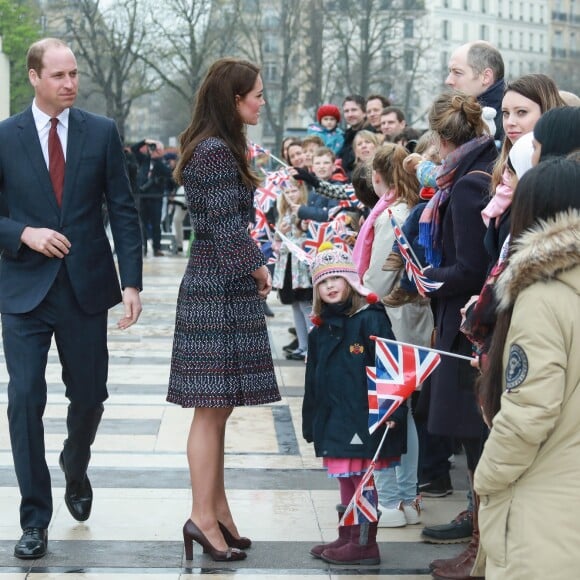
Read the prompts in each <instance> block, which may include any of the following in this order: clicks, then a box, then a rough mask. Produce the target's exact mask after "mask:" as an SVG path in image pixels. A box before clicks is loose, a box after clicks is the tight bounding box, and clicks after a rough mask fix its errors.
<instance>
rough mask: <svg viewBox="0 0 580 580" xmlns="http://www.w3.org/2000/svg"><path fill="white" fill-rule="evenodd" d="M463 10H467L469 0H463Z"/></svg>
mask: <svg viewBox="0 0 580 580" xmlns="http://www.w3.org/2000/svg"><path fill="white" fill-rule="evenodd" d="M463 10H469V0H463Z"/></svg>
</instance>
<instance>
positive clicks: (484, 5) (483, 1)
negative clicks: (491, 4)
mask: <svg viewBox="0 0 580 580" xmlns="http://www.w3.org/2000/svg"><path fill="white" fill-rule="evenodd" d="M481 12H482V13H483V14H485V13H486V12H487V0H481Z"/></svg>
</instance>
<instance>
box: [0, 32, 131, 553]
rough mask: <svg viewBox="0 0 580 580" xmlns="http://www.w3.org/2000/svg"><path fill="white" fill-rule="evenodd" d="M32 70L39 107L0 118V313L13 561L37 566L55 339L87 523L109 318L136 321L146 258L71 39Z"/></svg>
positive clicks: (71, 477) (117, 162) (68, 445)
mask: <svg viewBox="0 0 580 580" xmlns="http://www.w3.org/2000/svg"><path fill="white" fill-rule="evenodd" d="M27 66H28V75H29V80H30V83H31V84H32V86H33V88H34V93H35V97H34V101H33V103H32V106H31V107H29V108H28V109H27V110H25V111H24V112H22V113H20V114H17V115H14V116H13V117H10V118H9V119H7V120H5V121H3V122H2V123H0V193H1V196H2V199H3V201H4V205H5V207H6V208H7V211H6V212H5V214H4V215H3V216H2V217H0V250H1V251H2V256H1V259H0V312H1V314H2V339H3V344H4V354H5V358H6V366H7V369H8V375H9V383H8V421H9V427H10V441H11V444H12V454H13V457H14V466H15V471H16V476H17V478H18V485H19V487H20V493H21V498H22V499H21V504H20V524H21V527H22V530H23V534H22V537H21V538H20V540H19V541H18V543H17V544H16V546H15V549H14V555H15V556H16V557H18V558H23V559H33V558H40V557H42V556H44V555H45V553H46V550H47V544H48V534H47V529H48V525H49V523H50V519H51V516H52V494H51V482H50V473H49V470H48V466H47V463H46V458H45V449H44V429H43V423H42V416H43V413H44V408H45V406H46V399H47V385H46V378H45V373H46V364H47V357H48V351H49V348H50V344H51V340H52V337H53V336H54V339H55V343H56V346H57V349H58V356H59V359H60V363H61V365H62V379H63V382H64V384H65V387H66V396H67V397H68V399H69V401H70V404H69V407H68V414H67V420H66V423H67V438H66V440H65V442H64V447H63V450H62V452H61V454H60V457H59V464H60V467H61V469H62V470H63V471H64V474H65V479H66V490H65V503H66V505H67V508H68V509H69V511H70V513H71V515H72V516H73V517H74V518H75V519H76V520H78V521H84V520H86V519H87V518H88V517H89V515H90V511H91V505H92V498H93V494H92V488H91V484H90V481H89V479H88V477H87V467H88V464H89V459H90V447H91V445H92V443H93V441H94V439H95V435H96V432H97V427H98V425H99V422H100V419H101V415H102V413H103V401H105V399H106V398H107V387H106V382H107V372H108V351H107V312H108V309H109V308H111V307H112V306H114V305H115V304H118V303H119V302H121V301H122V302H123V305H124V316H123V318H122V319H121V320H120V321H119V322H118V326H119V328H121V329H126V328H128V327H129V326H131V325H132V324H133V323H135V322H136V321H137V319H138V318H139V315H140V313H141V301H140V297H139V292H140V290H141V288H142V256H141V233H140V228H139V220H138V216H137V211H136V209H135V205H134V202H133V198H132V195H131V190H130V186H129V181H128V178H127V173H126V170H125V158H124V155H123V150H122V146H121V140H120V138H119V133H118V131H117V129H116V126H115V124H114V122H113V121H112V120H111V119H107V118H105V117H100V116H97V115H93V114H91V113H87V112H85V111H82V110H80V109H75V108H73V106H72V105H73V103H74V101H75V98H76V95H77V89H78V75H77V63H76V59H75V57H74V54H73V53H72V51H71V50H70V49H69V48H68V47H67V46H66V44H64V43H63V42H62V41H60V40H57V39H54V38H46V39H43V40H40V41H38V42H36V43H34V44H33V45H32V46H31V47H30V49H29V51H28V61H27ZM55 128H56V135H55V133H54V131H55ZM59 175H60V177H59ZM63 175H64V183H63ZM103 202H105V203H106V204H107V209H108V214H109V217H110V223H111V229H112V232H113V238H114V242H115V250H116V253H117V258H118V265H119V274H120V278H121V285H119V276H118V275H117V271H116V269H115V263H114V260H113V255H112V252H111V246H110V244H109V242H108V239H107V236H106V234H105V228H104V225H103V218H102V212H101V209H102V204H103ZM121 288H122V291H121Z"/></svg>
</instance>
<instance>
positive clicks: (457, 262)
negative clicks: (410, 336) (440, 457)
mask: <svg viewBox="0 0 580 580" xmlns="http://www.w3.org/2000/svg"><path fill="white" fill-rule="evenodd" d="M496 155H497V152H496V149H495V145H494V143H493V141H491V140H489V141H486V142H485V143H482V144H481V145H480V146H479V147H477V148H476V149H474V150H473V151H471V152H470V153H468V154H467V155H466V156H465V158H464V159H463V160H462V161H461V162H460V164H459V166H458V167H457V170H456V171H455V175H454V178H453V185H452V186H451V193H450V195H449V197H448V198H447V199H446V200H445V201H444V202H443V203H442V204H441V209H440V211H441V232H442V248H443V259H442V262H441V266H440V267H437V268H427V269H426V270H425V275H426V276H427V277H428V278H430V279H431V280H434V281H437V282H444V284H443V286H442V287H441V288H440V289H439V290H436V291H434V292H431V293H430V296H433V297H436V298H437V302H436V312H435V326H436V328H437V340H436V345H435V346H436V348H438V349H441V350H445V351H450V352H454V353H457V354H462V355H467V356H469V355H471V354H472V346H471V343H470V342H469V340H468V339H467V338H466V337H465V335H463V334H462V333H461V332H460V330H459V327H460V324H461V313H460V310H461V308H463V306H464V305H465V303H466V302H467V301H468V300H469V299H470V298H471V296H473V295H474V294H479V291H480V290H481V288H482V286H483V283H484V282H485V277H486V273H487V266H488V260H489V258H488V255H487V252H486V250H485V247H484V243H483V239H484V236H485V225H484V223H483V220H482V219H481V210H482V209H483V208H484V207H485V205H486V201H487V192H488V191H489V183H490V180H491V175H490V174H489V173H488V172H489V171H490V168H491V165H492V164H493V161H494V159H495V157H496ZM476 377H477V371H476V370H475V369H474V368H472V367H471V366H470V365H469V362H468V361H465V360H460V359H457V358H452V357H448V356H444V357H442V358H441V364H440V365H439V367H438V368H437V369H436V370H435V372H434V373H433V375H432V378H431V389H430V393H429V394H430V399H429V421H428V429H429V432H431V433H434V434H436V435H450V436H455V437H480V436H481V433H482V431H483V429H484V425H483V421H482V419H481V414H480V412H479V407H478V405H477V404H476V401H475V395H474V390H473V386H474V382H475V378H476Z"/></svg>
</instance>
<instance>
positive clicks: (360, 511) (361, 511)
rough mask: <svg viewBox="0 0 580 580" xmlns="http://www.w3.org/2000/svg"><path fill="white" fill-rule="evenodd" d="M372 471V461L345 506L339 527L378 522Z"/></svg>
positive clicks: (373, 467)
mask: <svg viewBox="0 0 580 580" xmlns="http://www.w3.org/2000/svg"><path fill="white" fill-rule="evenodd" d="M374 471H375V462H374V461H373V462H372V463H371V464H370V466H369V468H368V469H367V471H366V473H365V474H364V476H363V478H362V479H361V481H360V484H359V486H358V487H357V488H356V490H355V492H354V495H353V496H352V499H351V500H350V502H349V504H348V505H347V506H346V510H345V512H344V515H343V516H342V518H341V520H340V523H339V526H356V525H359V524H364V523H367V522H368V523H371V522H376V521H378V514H377V488H376V487H375V478H374Z"/></svg>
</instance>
